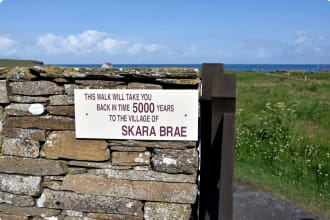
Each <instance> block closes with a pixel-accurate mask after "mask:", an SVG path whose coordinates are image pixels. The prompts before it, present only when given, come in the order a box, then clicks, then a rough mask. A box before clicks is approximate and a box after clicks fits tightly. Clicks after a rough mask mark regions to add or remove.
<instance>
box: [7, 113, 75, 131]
mask: <svg viewBox="0 0 330 220" xmlns="http://www.w3.org/2000/svg"><path fill="white" fill-rule="evenodd" d="M6 125H7V126H8V127H13V128H37V129H45V130H74V129H75V124H74V119H73V118H69V117H63V116H48V115H46V116H39V117H37V116H22V117H9V118H8V119H7V123H6Z"/></svg>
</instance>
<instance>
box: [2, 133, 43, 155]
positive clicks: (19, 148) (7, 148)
mask: <svg viewBox="0 0 330 220" xmlns="http://www.w3.org/2000/svg"><path fill="white" fill-rule="evenodd" d="M39 149H40V144H39V142H38V141H34V140H28V139H20V138H7V137H6V138H4V140H3V144H2V154H4V155H11V156H19V157H30V158H36V157H38V156H39Z"/></svg>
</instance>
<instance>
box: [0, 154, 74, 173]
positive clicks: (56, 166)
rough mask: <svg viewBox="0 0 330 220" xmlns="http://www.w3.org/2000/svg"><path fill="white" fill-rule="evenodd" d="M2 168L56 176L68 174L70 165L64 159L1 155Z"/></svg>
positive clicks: (7, 170) (9, 170)
mask: <svg viewBox="0 0 330 220" xmlns="http://www.w3.org/2000/svg"><path fill="white" fill-rule="evenodd" d="M0 170H1V172H3V173H13V174H14V173H17V174H25V175H33V176H56V175H63V174H66V173H67V170H68V167H67V165H66V163H65V162H62V161H55V160H44V159H29V160H27V159H25V158H13V157H1V158H0Z"/></svg>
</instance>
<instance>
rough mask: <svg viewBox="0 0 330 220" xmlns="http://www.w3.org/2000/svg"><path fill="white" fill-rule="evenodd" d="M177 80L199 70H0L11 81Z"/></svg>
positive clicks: (188, 76)
mask: <svg viewBox="0 0 330 220" xmlns="http://www.w3.org/2000/svg"><path fill="white" fill-rule="evenodd" d="M127 77H130V78H161V79H166V78H176V79H196V78H198V77H199V70H198V69H194V68H107V69H102V68H78V67H77V68H71V67H56V66H35V67H31V68H27V67H14V68H13V67H6V68H0V79H9V80H11V81H21V80H35V79H36V78H72V79H76V78H78V79H79V78H102V79H124V78H127Z"/></svg>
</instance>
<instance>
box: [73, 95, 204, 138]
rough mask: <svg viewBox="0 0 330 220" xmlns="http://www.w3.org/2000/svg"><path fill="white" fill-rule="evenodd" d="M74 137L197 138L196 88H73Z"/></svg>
mask: <svg viewBox="0 0 330 220" xmlns="http://www.w3.org/2000/svg"><path fill="white" fill-rule="evenodd" d="M74 100H75V122H76V137H77V138H101V139H137V140H197V139H198V90H140V89H134V90H133V89H131V90H117V89H76V90H74Z"/></svg>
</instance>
